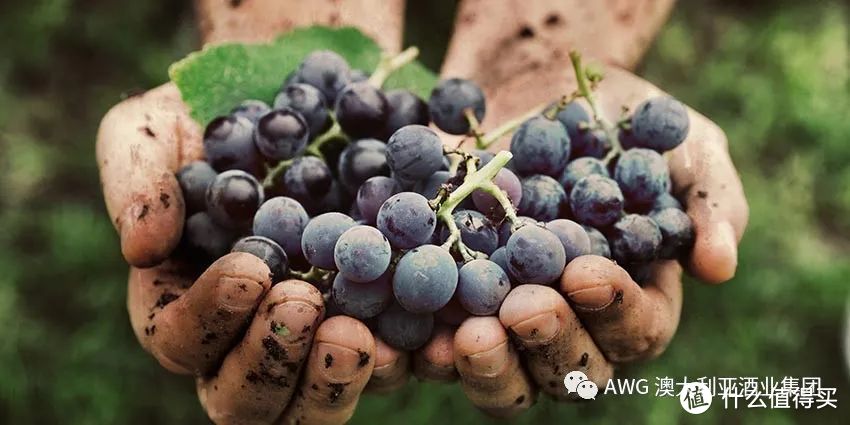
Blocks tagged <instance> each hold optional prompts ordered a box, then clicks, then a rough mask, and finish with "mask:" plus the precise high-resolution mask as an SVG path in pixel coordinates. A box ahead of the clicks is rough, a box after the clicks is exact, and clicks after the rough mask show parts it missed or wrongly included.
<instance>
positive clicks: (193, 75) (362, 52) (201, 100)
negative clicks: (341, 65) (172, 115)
mask: <svg viewBox="0 0 850 425" xmlns="http://www.w3.org/2000/svg"><path fill="white" fill-rule="evenodd" d="M322 49H325V50H333V51H334V52H337V53H339V54H340V55H342V57H344V58H345V59H346V60H347V61H348V63H349V64H350V65H351V67H352V68H358V69H363V70H366V71H368V72H371V71H372V70H374V69H375V66H377V64H378V61H379V60H380V58H381V49H380V48H379V47H378V45H377V44H375V42H374V41H373V40H372V39H370V38H369V37H367V36H365V35H364V34H363V33H361V32H360V31H358V30H357V29H354V28H338V29H334V28H328V27H318V26H316V27H309V28H301V29H297V30H294V31H292V32H289V33H287V34H284V35H282V36H281V37H279V38H277V39H276V40H274V41H273V42H271V43H267V44H241V43H228V44H220V45H216V46H211V47H206V48H204V49H203V50H201V51H199V52H194V53H191V54H189V55H188V56H187V57H185V58H184V59H182V60H180V61H178V62H176V63H174V64H172V65H171V67H170V68H169V70H168V73H169V76H170V77H171V80H172V81H174V83H175V84H177V87H178V88H179V89H180V93H181V95H182V97H183V101H184V102H186V104H187V105H188V106H189V108H190V110H191V112H192V117H193V118H195V120H197V121H198V122H199V123H201V124H202V125H205V124H206V123H207V122H209V121H210V120H212V119H213V118H214V117H216V116H218V115H222V114H226V113H227V112H228V111H230V109H231V108H233V107H234V106H236V105H237V104H239V102H241V101H243V100H245V99H260V100H263V101H266V102H271V101H272V100H273V99H274V96H275V94H277V91H278V90H279V89H280V86H281V83H282V82H283V79H284V78H286V76H287V75H288V74H289V73H290V72H291V71H293V70H294V69H295V68H296V67H297V66H298V64H299V63H300V62H301V60H302V59H304V57H305V56H307V55H308V54H309V53H310V52H312V51H314V50H322ZM436 81H437V77H436V76H435V75H434V74H433V73H432V72H431V71H429V70H428V69H427V68H425V67H424V66H423V65H422V64H420V63H418V62H413V63H411V64H409V65H407V66H405V67H403V68H401V69H399V70H398V71H396V72H395V73H394V74H393V75H392V76H391V77H390V78H389V79H388V80H387V82H386V83H385V84H384V88H388V89H392V88H405V89H408V90H411V91H413V92H414V93H416V94H418V95H419V96H422V97H423V98H427V96H428V95H429V93H430V91H431V89H432V88H433V87H434V85H435V84H436Z"/></svg>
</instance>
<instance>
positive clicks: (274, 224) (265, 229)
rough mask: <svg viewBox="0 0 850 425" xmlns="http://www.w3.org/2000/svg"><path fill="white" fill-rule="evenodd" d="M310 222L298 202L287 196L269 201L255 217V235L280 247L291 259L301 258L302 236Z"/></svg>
mask: <svg viewBox="0 0 850 425" xmlns="http://www.w3.org/2000/svg"><path fill="white" fill-rule="evenodd" d="M309 221H310V217H309V216H308V215H307V211H305V210H304V207H303V206H302V205H301V204H300V203H298V201H296V200H294V199H292V198H287V197H285V196H277V197H274V198H271V199H269V200H268V201H266V202H265V203H263V205H261V206H260V209H258V210H257V214H256V215H254V228H253V231H254V234H255V235H257V236H265V237H267V238H269V239H271V240H273V241H275V242H277V244H278V245H280V246H281V247H282V248H283V250H284V251H285V252H286V255H287V256H289V257H290V258H298V257H300V256H301V235H302V233H304V228H305V227H306V226H307V223H308V222H309Z"/></svg>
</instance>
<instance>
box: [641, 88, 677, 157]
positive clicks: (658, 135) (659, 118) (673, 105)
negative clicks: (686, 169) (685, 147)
mask: <svg viewBox="0 0 850 425" xmlns="http://www.w3.org/2000/svg"><path fill="white" fill-rule="evenodd" d="M631 124H632V125H631V132H632V136H633V137H634V139H635V141H636V142H637V143H636V146H638V147H643V148H647V149H652V150H655V151H658V152H664V151H669V150H671V149H673V148H675V147H676V146H679V145H680V144H681V143H682V142H684V141H685V137H687V135H688V131H689V129H690V120H689V118H688V109H687V108H686V107H685V105H683V104H682V102H679V101H678V100H676V99H673V98H672V97H668V96H659V97H654V98H652V99H648V100H646V101H645V102H643V103H641V104H640V105H638V107H637V108H636V109H635V112H634V114H633V115H632V122H631Z"/></svg>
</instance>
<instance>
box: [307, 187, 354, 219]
mask: <svg viewBox="0 0 850 425" xmlns="http://www.w3.org/2000/svg"><path fill="white" fill-rule="evenodd" d="M351 199H352V198H351V194H350V193H348V189H346V188H344V187H343V186H342V185H341V184H339V182H336V181H335V182H334V183H333V184H332V185H331V188H330V190H328V193H326V194H325V196H323V197H322V199H321V200H320V201H319V203H318V205H317V206H316V207H315V208H311V209H310V210H308V212H310V213H311V214H312V215H317V214H323V213H327V212H333V211H335V212H342V213H347V212H349V211H350V210H351V206H352V205H351Z"/></svg>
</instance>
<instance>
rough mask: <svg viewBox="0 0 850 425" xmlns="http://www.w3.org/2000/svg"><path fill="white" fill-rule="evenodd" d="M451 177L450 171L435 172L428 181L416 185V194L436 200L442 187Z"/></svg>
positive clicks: (414, 187)
mask: <svg viewBox="0 0 850 425" xmlns="http://www.w3.org/2000/svg"><path fill="white" fill-rule="evenodd" d="M451 176H452V175H451V174H450V173H449V172H448V171H435V172H434V174H431V175H430V176H428V178H427V179H425V180H422V181H420V182H418V183H417V184H415V185H414V186H413V189H414V191H415V192H416V193H419V194H421V195H422V196H424V197H426V198H428V199H434V198H435V197H436V196H437V193H439V191H440V187H442V186H443V185H444V184H446V182H447V181H449V179H450V178H451Z"/></svg>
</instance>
